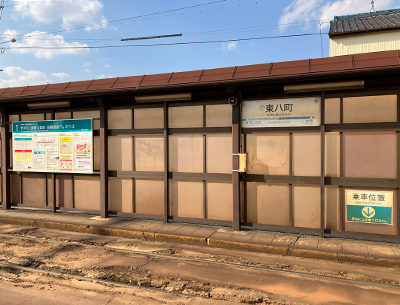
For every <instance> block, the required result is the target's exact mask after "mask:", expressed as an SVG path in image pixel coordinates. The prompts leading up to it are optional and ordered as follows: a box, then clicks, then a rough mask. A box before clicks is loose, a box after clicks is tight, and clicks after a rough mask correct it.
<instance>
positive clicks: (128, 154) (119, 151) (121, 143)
mask: <svg viewBox="0 0 400 305" xmlns="http://www.w3.org/2000/svg"><path fill="white" fill-rule="evenodd" d="M132 146H133V138H132V137H126V136H113V137H108V168H109V170H114V171H132V170H133V168H132V159H133V155H132V148H133V147H132Z"/></svg>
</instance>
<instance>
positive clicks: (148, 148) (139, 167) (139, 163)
mask: <svg viewBox="0 0 400 305" xmlns="http://www.w3.org/2000/svg"><path fill="white" fill-rule="evenodd" d="M135 171H150V172H163V171H164V138H156V137H154V138H141V137H135Z"/></svg>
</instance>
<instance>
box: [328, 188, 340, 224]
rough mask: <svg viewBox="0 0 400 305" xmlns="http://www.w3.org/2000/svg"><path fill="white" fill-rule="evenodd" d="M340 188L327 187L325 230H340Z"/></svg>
mask: <svg viewBox="0 0 400 305" xmlns="http://www.w3.org/2000/svg"><path fill="white" fill-rule="evenodd" d="M339 225H340V210H339V188H338V187H337V186H327V187H325V229H330V230H339Z"/></svg>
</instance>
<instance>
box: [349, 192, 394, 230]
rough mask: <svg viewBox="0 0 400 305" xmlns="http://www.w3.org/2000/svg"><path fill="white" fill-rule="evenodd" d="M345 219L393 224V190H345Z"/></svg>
mask: <svg viewBox="0 0 400 305" xmlns="http://www.w3.org/2000/svg"><path fill="white" fill-rule="evenodd" d="M346 220H347V221H348V222H364V223H373V224H387V225H391V224H393V192H392V191H371V190H346Z"/></svg>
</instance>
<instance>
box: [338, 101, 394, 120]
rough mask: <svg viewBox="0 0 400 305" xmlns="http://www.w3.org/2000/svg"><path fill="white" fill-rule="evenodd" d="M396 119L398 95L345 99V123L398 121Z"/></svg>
mask: <svg viewBox="0 0 400 305" xmlns="http://www.w3.org/2000/svg"><path fill="white" fill-rule="evenodd" d="M396 120H397V96H396V95H381V96H361V97H349V98H344V99H343V123H373V122H396Z"/></svg>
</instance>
